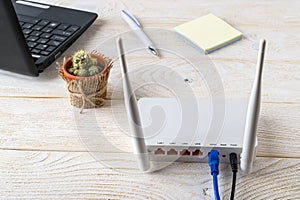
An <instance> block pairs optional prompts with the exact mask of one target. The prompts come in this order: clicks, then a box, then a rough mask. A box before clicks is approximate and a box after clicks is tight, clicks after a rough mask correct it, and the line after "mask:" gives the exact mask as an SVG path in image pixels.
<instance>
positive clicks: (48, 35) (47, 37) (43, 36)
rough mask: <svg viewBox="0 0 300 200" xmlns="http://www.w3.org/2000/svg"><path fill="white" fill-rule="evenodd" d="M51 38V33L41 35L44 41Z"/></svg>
mask: <svg viewBox="0 0 300 200" xmlns="http://www.w3.org/2000/svg"><path fill="white" fill-rule="evenodd" d="M51 36H52V34H51V33H43V34H42V35H41V37H42V38H46V39H49V38H50V37H51Z"/></svg>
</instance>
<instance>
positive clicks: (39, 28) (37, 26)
mask: <svg viewBox="0 0 300 200" xmlns="http://www.w3.org/2000/svg"><path fill="white" fill-rule="evenodd" d="M42 29H43V26H39V25H35V26H34V27H33V28H32V30H35V31H40V30H42Z"/></svg>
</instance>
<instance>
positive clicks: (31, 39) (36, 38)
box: [27, 36, 39, 42]
mask: <svg viewBox="0 0 300 200" xmlns="http://www.w3.org/2000/svg"><path fill="white" fill-rule="evenodd" d="M38 39H39V38H38V37H35V36H30V37H29V38H27V41H30V42H36V41H37V40H38Z"/></svg>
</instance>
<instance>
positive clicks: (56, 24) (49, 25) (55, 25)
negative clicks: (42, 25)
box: [48, 22, 60, 28]
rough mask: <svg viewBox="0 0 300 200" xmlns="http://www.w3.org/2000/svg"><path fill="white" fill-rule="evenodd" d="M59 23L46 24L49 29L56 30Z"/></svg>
mask: <svg viewBox="0 0 300 200" xmlns="http://www.w3.org/2000/svg"><path fill="white" fill-rule="evenodd" d="M59 24H60V23H58V22H51V23H50V24H48V27H51V28H56V27H57V26H58V25H59Z"/></svg>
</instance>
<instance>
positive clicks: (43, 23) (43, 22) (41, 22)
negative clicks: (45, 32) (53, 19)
mask: <svg viewBox="0 0 300 200" xmlns="http://www.w3.org/2000/svg"><path fill="white" fill-rule="evenodd" d="M49 23H50V21H48V20H42V21H40V22H39V23H38V25H40V26H46V25H47V24H49Z"/></svg>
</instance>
